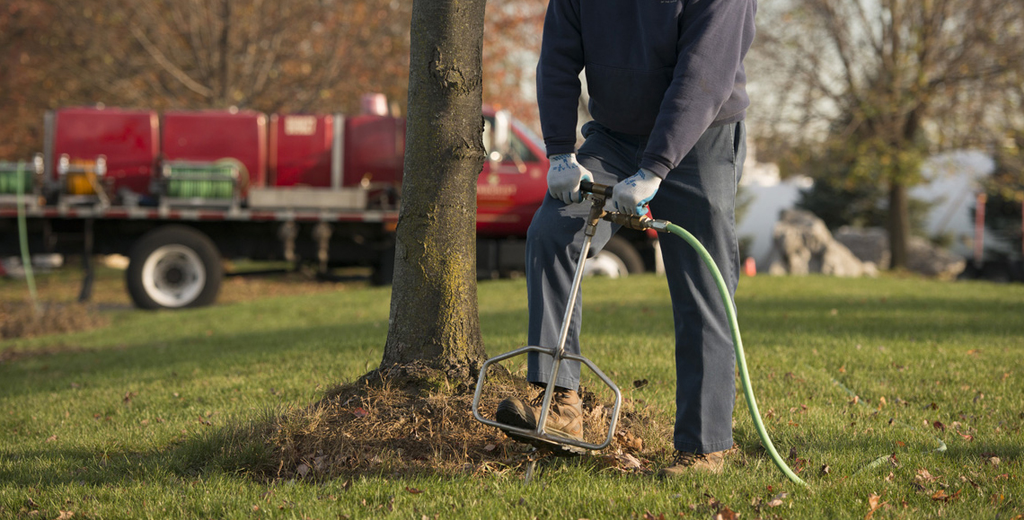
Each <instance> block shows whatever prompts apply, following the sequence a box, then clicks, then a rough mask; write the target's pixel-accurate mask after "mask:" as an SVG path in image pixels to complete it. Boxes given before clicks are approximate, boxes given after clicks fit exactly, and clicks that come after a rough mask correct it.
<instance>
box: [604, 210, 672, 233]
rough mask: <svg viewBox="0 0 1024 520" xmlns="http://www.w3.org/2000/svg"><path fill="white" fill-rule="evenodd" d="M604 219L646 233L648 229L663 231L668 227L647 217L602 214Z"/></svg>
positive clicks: (664, 222) (614, 213) (663, 222)
mask: <svg viewBox="0 0 1024 520" xmlns="http://www.w3.org/2000/svg"><path fill="white" fill-rule="evenodd" d="M604 219H605V220H607V221H608V222H611V223H613V224H618V225H620V226H622V227H627V228H629V229H635V230H637V231H646V230H648V229H654V230H657V231H665V230H666V228H667V226H668V222H667V221H664V220H655V219H652V218H650V217H648V216H647V215H627V214H625V213H616V212H609V213H605V214H604Z"/></svg>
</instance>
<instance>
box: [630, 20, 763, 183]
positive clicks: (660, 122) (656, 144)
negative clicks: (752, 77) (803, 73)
mask: <svg viewBox="0 0 1024 520" xmlns="http://www.w3.org/2000/svg"><path fill="white" fill-rule="evenodd" d="M755 11H756V2H755V0H692V1H690V2H688V3H687V5H686V10H685V11H684V13H683V22H682V23H683V27H682V28H681V30H680V33H679V34H680V36H679V45H678V47H677V52H678V53H679V58H678V61H677V62H676V66H675V70H674V71H673V77H672V83H671V84H670V85H669V88H668V90H667V91H666V93H665V97H664V99H663V100H662V102H661V108H660V109H659V111H658V117H657V119H656V120H655V122H654V129H653V130H652V132H651V136H650V140H649V141H648V144H647V149H646V151H645V152H644V156H643V159H642V161H641V163H640V165H641V167H643V168H646V169H648V170H650V171H652V172H654V173H655V174H656V175H658V176H660V177H662V178H664V177H665V175H667V174H668V172H669V171H670V170H672V169H673V168H675V167H676V166H678V165H679V163H681V162H682V160H683V157H685V156H686V154H687V153H689V151H690V149H691V148H693V145H694V144H696V142H697V140H698V139H700V136H701V135H702V134H703V133H704V131H705V130H707V129H708V127H710V126H711V124H712V123H714V122H715V120H716V118H717V119H719V120H721V119H722V117H721V116H727V114H719V112H720V110H721V109H722V106H723V104H725V102H726V101H727V100H729V98H730V97H731V96H732V95H733V93H734V90H735V89H740V90H741V91H745V87H746V85H745V83H746V78H745V76H744V71H743V58H744V56H745V55H746V53H747V49H749V48H750V44H751V42H752V41H753V39H754V13H755ZM743 95H744V98H745V92H743ZM737 115H739V114H737Z"/></svg>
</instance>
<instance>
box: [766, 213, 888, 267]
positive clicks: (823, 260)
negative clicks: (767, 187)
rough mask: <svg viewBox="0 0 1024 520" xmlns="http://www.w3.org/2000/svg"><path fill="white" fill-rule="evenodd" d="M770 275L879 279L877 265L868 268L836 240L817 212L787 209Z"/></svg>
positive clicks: (775, 237)
mask: <svg viewBox="0 0 1024 520" xmlns="http://www.w3.org/2000/svg"><path fill="white" fill-rule="evenodd" d="M772 238H773V244H772V253H771V257H770V259H769V263H768V265H769V267H768V272H769V274H773V275H779V274H793V275H804V274H810V273H821V274H825V275H831V276H844V277H849V276H875V275H876V274H877V273H878V269H877V268H876V267H875V264H874V263H871V264H869V265H866V264H865V263H863V262H861V261H860V260H858V259H857V257H856V256H854V255H853V253H851V252H850V250H849V249H847V247H846V246H844V245H843V244H841V243H839V242H837V241H836V240H835V239H833V238H832V234H831V233H830V232H829V230H828V227H826V226H825V223H824V222H823V221H822V220H821V219H819V218H818V217H816V216H814V214H813V213H810V212H808V211H802V210H783V211H782V213H781V214H780V215H779V221H778V222H777V223H776V224H775V231H774V233H773V234H772Z"/></svg>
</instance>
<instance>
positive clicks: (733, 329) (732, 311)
mask: <svg viewBox="0 0 1024 520" xmlns="http://www.w3.org/2000/svg"><path fill="white" fill-rule="evenodd" d="M656 222H657V223H658V224H662V223H664V230H665V231H668V232H669V233H672V234H673V235H676V236H678V237H680V238H682V239H683V240H685V241H686V243H688V244H690V246H691V247H693V249H694V250H695V251H697V254H698V255H699V256H700V259H701V260H703V261H704V265H706V266H707V267H708V270H710V271H711V274H712V275H713V276H714V278H715V284H716V285H717V286H718V293H719V294H720V295H721V296H722V303H723V304H724V305H725V313H726V315H727V316H728V317H729V332H730V333H732V343H733V346H734V347H735V348H736V366H737V368H739V372H740V381H741V382H742V383H743V395H745V396H746V398H747V409H749V410H750V418H751V419H753V420H754V426H755V427H756V428H757V434H758V435H759V436H760V437H761V444H762V445H764V447H765V449H767V450H768V453H769V454H770V455H771V457H772V461H773V462H775V465H776V466H778V467H779V469H780V470H782V472H783V473H784V474H785V475H786V477H788V478H789V480H791V481H793V482H794V483H796V484H800V485H803V486H806V485H807V483H806V482H804V481H803V479H801V478H800V477H798V476H796V473H793V470H792V469H790V468H789V466H788V465H786V462H785V461H784V460H782V457H780V456H779V452H778V451H776V450H775V445H774V444H772V439H771V438H770V437H769V436H768V431H767V430H765V428H764V422H763V421H761V414H760V413H759V412H758V411H757V402H756V401H754V390H753V388H752V387H751V386H750V375H749V374H748V373H747V360H746V357H745V356H744V355H743V340H742V339H740V326H739V322H737V321H736V308H735V306H734V304H733V301H732V297H731V296H730V295H729V289H728V288H727V287H726V285H725V279H724V278H722V272H721V271H719V270H718V266H717V265H715V261H714V260H713V259H712V258H711V254H710V253H708V250H707V249H705V248H704V246H703V245H702V244H701V243H700V241H698V240H697V239H696V238H695V237H694V236H693V235H691V234H690V232H689V231H686V230H685V229H683V228H681V227H679V226H677V225H675V224H672V223H671V222H665V221H656ZM653 227H654V228H655V229H659V230H661V228H662V226H661V225H655V226H653Z"/></svg>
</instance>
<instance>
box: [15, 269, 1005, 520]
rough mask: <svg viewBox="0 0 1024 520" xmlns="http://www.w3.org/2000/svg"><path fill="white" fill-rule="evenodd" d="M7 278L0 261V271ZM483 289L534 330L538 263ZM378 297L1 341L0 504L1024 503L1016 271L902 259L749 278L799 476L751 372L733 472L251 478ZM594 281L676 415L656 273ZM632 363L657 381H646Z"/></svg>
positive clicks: (353, 292)
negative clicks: (773, 453)
mask: <svg viewBox="0 0 1024 520" xmlns="http://www.w3.org/2000/svg"><path fill="white" fill-rule="evenodd" d="M14 284H15V282H11V281H2V282H0V293H4V294H11V293H12V291H15V290H17V289H18V288H17V287H15V285H14ZM5 291H6V292H5ZM69 292H73V291H69ZM100 293H101V294H105V293H104V292H103V291H102V290H101V291H100ZM285 293H286V292H275V293H274V294H285ZM252 296H253V297H258V296H259V294H258V291H257V294H252ZM479 298H480V317H481V322H482V327H483V333H484V339H485V342H486V345H487V349H488V352H489V353H491V354H497V353H500V352H505V351H508V350H511V349H513V348H516V347H519V346H521V345H522V344H523V342H524V341H525V339H526V307H525V301H526V289H525V284H524V283H523V282H522V281H521V280H518V281H498V282H487V283H483V284H481V285H480V292H479ZM388 299H389V291H388V290H387V289H380V288H368V287H365V286H361V287H356V288H351V287H348V286H337V290H322V289H320V290H316V291H310V293H309V294H292V295H287V294H286V295H284V296H281V295H276V296H269V297H259V298H257V299H251V300H249V301H244V300H242V299H239V298H234V299H232V298H228V303H222V304H220V305H217V306H214V307H210V308H205V309H199V310H189V311H179V312H141V311H134V310H128V309H127V308H125V307H123V306H119V305H114V306H111V310H105V311H103V312H104V314H105V316H106V318H107V321H108V325H106V326H105V327H103V328H99V329H95V330H91V331H87V332H79V333H72V334H62V335H50V336H42V337H36V338H28V339H15V340H7V341H3V342H0V352H3V356H2V357H0V359H2V360H3V361H0V518H2V519H6V518H45V519H53V518H58V517H60V516H61V515H62V512H71V513H74V518H75V519H81V518H253V519H258V518H317V519H327V518H331V519H333V518H376V517H394V518H412V519H417V520H419V519H421V518H485V517H491V518H534V517H536V518H567V519H576V518H660V517H661V515H664V518H678V517H685V518H712V517H713V516H714V515H715V513H716V512H719V513H721V514H722V515H723V517H724V518H728V512H727V511H726V510H725V509H722V507H723V506H724V507H727V508H728V510H729V511H734V512H737V513H739V514H740V518H743V519H753V518H759V517H760V518H766V519H767V518H786V519H790V518H806V519H812V518H813V519H817V518H858V519H859V518H867V517H869V516H870V518H874V519H879V518H928V517H940V516H941V517H943V518H978V519H980V518H1000V519H1013V518H1021V516H1020V515H1022V514H1024V481H1022V479H1024V471H1022V458H1024V457H1022V455H1024V454H1022V447H1024V434H1022V432H1021V430H1020V427H1021V424H1022V423H1024V360H1022V355H1024V287H1022V286H1020V285H993V284H987V283H964V282H958V283H941V282H933V281H927V280H920V279H916V278H895V277H883V278H881V279H864V280H844V279H833V278H823V277H807V278H769V277H757V278H745V279H743V280H742V281H741V284H740V290H739V293H738V295H737V300H738V302H737V303H738V307H739V318H740V325H741V328H742V331H743V339H744V345H745V347H746V350H747V359H748V364H749V367H750V370H751V377H752V380H753V384H754V391H755V394H756V395H757V398H758V404H759V406H760V409H761V412H762V414H763V415H764V416H765V422H766V425H767V428H768V430H769V433H770V434H771V435H772V438H773V440H774V442H775V445H776V447H777V448H778V450H779V452H780V453H782V454H783V456H787V455H789V456H790V464H791V465H792V466H794V467H795V468H796V469H798V471H799V475H800V476H801V477H802V478H803V479H804V480H806V481H807V482H808V483H809V484H810V486H809V488H801V487H799V486H797V485H794V484H792V483H790V482H789V481H788V480H786V479H785V477H784V476H783V475H782V473H781V472H779V471H778V470H777V469H776V468H775V467H774V465H773V464H772V462H771V460H770V459H769V458H768V457H767V455H766V454H764V453H763V452H762V451H761V450H760V449H759V448H758V445H759V440H758V438H757V435H756V432H755V431H754V428H753V424H752V421H751V419H750V417H749V416H748V415H747V411H746V404H745V403H744V402H743V398H742V396H741V397H739V398H738V400H737V403H736V412H735V414H734V417H735V428H734V430H735V437H736V441H737V442H738V443H739V445H740V447H741V448H742V451H743V454H742V455H741V456H738V457H735V458H734V459H733V460H732V461H730V462H729V463H728V464H727V466H726V469H725V472H724V473H723V474H722V475H694V476H693V477H692V478H684V479H679V480H673V481H661V480H659V479H658V478H657V477H655V476H650V475H642V474H635V473H633V474H626V473H622V472H619V471H617V470H615V469H604V470H601V469H597V468H598V466H597V465H594V464H591V463H589V462H588V461H587V460H579V459H567V460H556V461H543V462H542V463H541V465H540V468H539V469H540V471H539V473H538V474H537V475H536V476H535V477H534V479H533V480H532V481H531V482H530V483H528V484H525V483H524V482H523V472H522V468H521V467H495V468H491V470H490V471H475V472H472V473H470V472H467V473H465V474H463V475H458V476H455V477H442V476H438V475H422V476H416V477H396V476H393V475H388V474H381V475H365V476H361V477H358V478H354V479H351V480H349V479H345V480H341V479H338V480H328V481H304V480H298V481H294V480H275V481H269V482H268V481H266V480H260V479H255V478H253V477H252V476H251V475H250V472H251V471H252V468H257V467H260V466H261V465H266V464H268V459H267V453H268V448H267V447H264V446H259V445H252V444H251V443H247V442H245V441H244V440H240V439H244V438H246V432H247V429H248V428H250V425H258V424H262V423H265V422H266V421H267V420H268V418H270V417H273V416H275V415H276V414H279V413H281V412H283V411H287V410H288V409H293V408H299V407H303V406H305V405H307V404H309V403H311V402H314V401H316V400H318V399H319V398H320V397H321V396H322V395H323V393H324V391H325V390H326V389H328V388H330V387H332V386H335V385H337V384H339V383H345V382H350V381H352V380H354V379H355V378H357V377H358V376H360V375H362V374H364V373H366V372H367V371H368V370H370V369H372V368H374V367H375V366H376V364H377V363H378V362H379V360H380V358H381V354H382V346H383V344H384V340H385V336H386V333H387V320H388ZM584 299H585V302H586V303H585V307H584V308H585V312H584V324H583V330H584V332H583V338H582V340H583V343H584V345H585V348H586V350H585V352H584V354H585V355H587V356H588V357H590V358H591V359H592V360H594V361H595V362H596V363H597V364H598V366H600V367H602V369H603V370H604V371H605V372H606V373H608V374H609V375H610V376H612V377H613V379H615V380H616V381H617V382H618V384H619V385H620V386H621V387H623V389H624V394H625V395H626V396H627V397H630V398H633V399H639V400H642V401H643V402H645V403H647V405H648V406H650V407H652V408H653V409H654V410H655V412H656V413H657V414H658V415H659V416H660V417H662V418H663V420H664V422H665V424H666V425H668V424H669V423H670V417H671V415H672V412H673V404H672V402H673V395H674V381H673V377H674V376H673V374H674V372H673V361H672V349H673V340H672V324H671V312H670V305H669V300H668V293H667V289H666V288H665V283H664V280H663V279H661V278H658V277H655V276H642V277H630V278H629V279H626V280H609V279H588V280H586V282H585V283H584ZM641 379H647V380H648V381H649V382H650V384H648V385H646V386H644V387H642V388H640V389H635V388H633V385H632V382H633V381H635V380H641ZM740 395H742V394H740ZM649 442H651V443H653V448H652V449H653V450H655V454H654V455H653V456H652V459H653V464H654V465H655V466H657V465H659V464H663V463H664V462H665V461H667V460H668V455H667V454H665V453H661V454H658V453H656V452H657V450H658V449H663V448H664V449H667V448H668V447H669V443H668V439H650V440H649ZM943 448H944V449H943ZM939 450H942V451H939ZM64 517H65V518H66V517H67V515H66V514H65V515H64Z"/></svg>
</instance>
